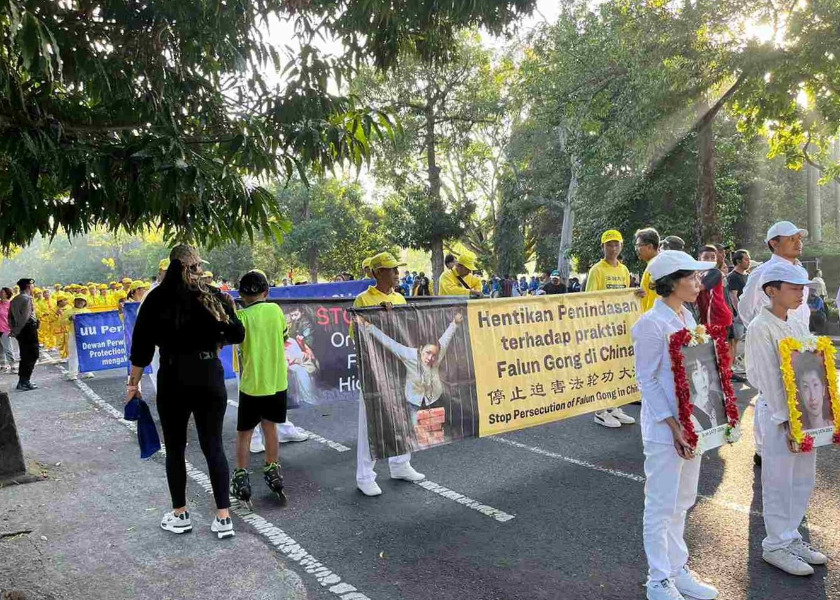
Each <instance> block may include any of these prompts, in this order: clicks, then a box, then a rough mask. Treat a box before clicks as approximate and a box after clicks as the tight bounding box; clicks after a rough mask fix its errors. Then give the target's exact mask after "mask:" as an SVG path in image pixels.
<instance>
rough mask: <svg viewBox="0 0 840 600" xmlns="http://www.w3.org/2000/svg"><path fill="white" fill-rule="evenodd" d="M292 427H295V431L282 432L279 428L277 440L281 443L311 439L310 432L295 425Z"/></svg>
mask: <svg viewBox="0 0 840 600" xmlns="http://www.w3.org/2000/svg"><path fill="white" fill-rule="evenodd" d="M292 429H293V431H294V433H286V432H283V433H282V434H281V433H280V430H279V429H278V431H277V440H278V441H279V442H280V443H281V444H285V443H286V442H305V441H306V440H308V439H309V434H308V433H306V432H304V431H303V430H302V429H301V428H299V427H293V428H292Z"/></svg>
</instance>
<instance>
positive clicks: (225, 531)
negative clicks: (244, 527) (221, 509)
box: [210, 517, 236, 540]
mask: <svg viewBox="0 0 840 600" xmlns="http://www.w3.org/2000/svg"><path fill="white" fill-rule="evenodd" d="M210 531H212V532H213V533H215V534H216V535H217V536H219V539H220V540H223V539H225V538H229V537H233V536H234V535H236V532H234V531H233V521H232V520H231V518H230V517H225V518H224V519H220V518H219V517H216V518H215V519H213V524H212V525H210Z"/></svg>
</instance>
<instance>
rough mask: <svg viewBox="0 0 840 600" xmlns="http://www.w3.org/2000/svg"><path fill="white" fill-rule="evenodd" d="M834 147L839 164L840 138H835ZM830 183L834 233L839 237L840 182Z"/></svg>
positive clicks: (835, 158)
mask: <svg viewBox="0 0 840 600" xmlns="http://www.w3.org/2000/svg"><path fill="white" fill-rule="evenodd" d="M833 149H834V150H833V152H832V153H831V157H832V159H833V162H834V163H835V164H837V163H838V162H840V138H837V139H836V140H834V144H833ZM830 185H831V192H832V194H831V195H832V196H833V197H834V235H835V237H838V236H840V183H837V180H834V181H832V182H831V184H830Z"/></svg>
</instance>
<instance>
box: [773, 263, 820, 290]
mask: <svg viewBox="0 0 840 600" xmlns="http://www.w3.org/2000/svg"><path fill="white" fill-rule="evenodd" d="M771 281H782V282H784V283H792V284H793V285H811V284H812V283H814V282H813V281H811V280H810V279H808V271H806V270H805V269H804V268H803V267H800V266H799V265H795V264H793V263H789V262H788V261H786V260H780V261H775V262H772V263H767V266H766V267H764V268H763V269H762V270H761V287H762V288H763V287H764V286H765V285H766V284H768V283H770V282H771Z"/></svg>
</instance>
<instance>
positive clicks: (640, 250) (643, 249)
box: [634, 227, 660, 313]
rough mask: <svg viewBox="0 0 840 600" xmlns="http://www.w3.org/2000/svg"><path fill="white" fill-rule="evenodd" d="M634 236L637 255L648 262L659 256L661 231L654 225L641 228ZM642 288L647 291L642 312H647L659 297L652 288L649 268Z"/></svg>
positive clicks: (643, 299)
mask: <svg viewBox="0 0 840 600" xmlns="http://www.w3.org/2000/svg"><path fill="white" fill-rule="evenodd" d="M634 237H635V243H634V246H635V248H636V256H638V257H639V260H641V261H644V262H645V263H646V264H649V263H650V261H652V260H653V259H654V258H656V257H657V256H659V242H660V240H659V232H658V231H656V230H655V229H654V228H653V227H647V228H645V229H639V231H637V232H636V235H635V236H634ZM640 288H641V290H642V291H643V292H644V293H645V295H644V296H643V297H642V299H641V303H642V312H643V313H646V312H647V311H649V310H650V309H651V308H653V304H654V303H655V302H656V299H657V298H658V297H659V296H657V295H656V292H655V291H653V289H651V279H650V272H649V271H648V270H647V269H645V272H644V274H643V275H642V283H641V284H640Z"/></svg>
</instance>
